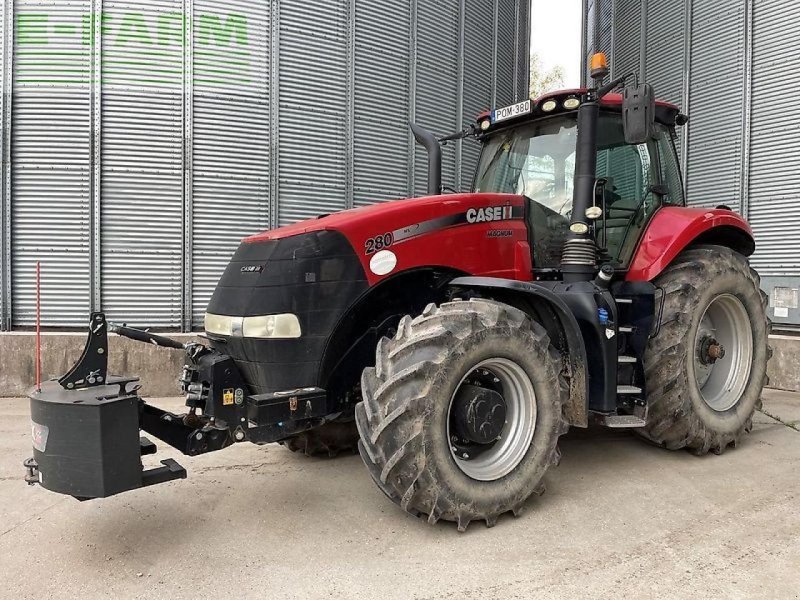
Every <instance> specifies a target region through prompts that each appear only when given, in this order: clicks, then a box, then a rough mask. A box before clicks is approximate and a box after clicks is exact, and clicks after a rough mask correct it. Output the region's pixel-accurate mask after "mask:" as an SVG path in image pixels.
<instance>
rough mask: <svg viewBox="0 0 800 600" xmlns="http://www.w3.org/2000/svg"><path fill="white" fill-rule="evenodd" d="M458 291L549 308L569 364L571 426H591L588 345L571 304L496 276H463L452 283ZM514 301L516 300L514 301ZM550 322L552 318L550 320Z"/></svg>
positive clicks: (550, 325)
mask: <svg viewBox="0 0 800 600" xmlns="http://www.w3.org/2000/svg"><path fill="white" fill-rule="evenodd" d="M450 287H452V288H455V289H456V290H475V291H483V292H486V293H488V294H490V295H492V296H497V299H498V300H501V301H508V300H510V298H514V297H516V298H521V299H523V300H526V301H527V302H528V303H529V305H533V306H536V307H539V308H542V309H545V308H546V309H547V311H548V312H547V313H545V314H548V315H552V322H544V323H542V325H543V326H544V327H545V328H546V329H547V331H548V334H549V335H550V339H551V342H552V343H553V344H554V345H555V346H556V347H557V348H558V349H559V350H560V351H561V353H562V355H563V356H564V358H565V359H566V360H567V364H568V365H569V382H570V390H569V392H570V393H569V396H570V397H569V405H568V406H566V407H565V408H564V413H565V415H566V417H567V420H568V421H569V423H570V425H573V426H575V427H588V425H589V412H588V407H589V404H588V402H589V378H588V372H587V358H586V345H585V343H584V340H583V335H582V334H581V329H580V326H579V325H578V321H577V319H576V318H575V315H573V314H572V311H571V310H570V309H569V307H568V306H567V304H566V303H565V302H564V300H562V299H561V298H559V297H558V295H557V294H555V293H553V292H552V291H551V290H549V289H547V288H545V287H543V286H541V285H538V284H537V283H535V282H534V283H529V282H525V281H516V280H512V279H495V278H492V277H460V278H458V279H454V280H453V281H451V282H450ZM510 303H511V304H513V301H512V302H510ZM546 321H550V320H549V319H548V320H546Z"/></svg>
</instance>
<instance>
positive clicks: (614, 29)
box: [584, 0, 617, 79]
mask: <svg viewBox="0 0 800 600" xmlns="http://www.w3.org/2000/svg"><path fill="white" fill-rule="evenodd" d="M616 47H617V0H611V42H610V46H609V48H611V52H612V53H613V52H614V48H616ZM609 62H610V73H609V75H610V77H611V79H616V77H617V69H616V67H615V65H616V64H617V61H615V60H614V56H613V54H612V55H611V57H610V61H609ZM584 70H585V67H584Z"/></svg>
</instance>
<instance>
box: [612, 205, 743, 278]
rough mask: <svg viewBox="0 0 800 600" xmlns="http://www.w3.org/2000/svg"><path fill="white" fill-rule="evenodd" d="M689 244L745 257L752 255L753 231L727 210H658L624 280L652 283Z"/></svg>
mask: <svg viewBox="0 0 800 600" xmlns="http://www.w3.org/2000/svg"><path fill="white" fill-rule="evenodd" d="M693 243H709V244H711V243H713V244H719V245H722V246H728V247H730V248H731V249H733V250H736V251H737V252H741V253H742V254H744V255H745V256H750V255H751V254H753V252H755V240H754V239H753V230H752V229H751V228H750V225H749V224H748V223H747V221H745V219H744V218H743V217H742V216H741V215H739V214H737V213H735V212H733V211H730V210H724V209H704V208H685V207H678V206H668V207H665V208H662V209H661V210H659V211H658V212H657V213H656V214H655V216H654V217H653V219H652V220H651V221H650V225H649V226H648V227H647V230H646V231H645V233H644V235H643V236H642V241H641V242H640V243H639V247H638V248H637V249H636V254H634V257H633V261H632V262H631V268H630V270H629V271H628V276H627V280H628V281H652V280H653V279H655V278H656V277H658V276H659V275H660V274H661V272H662V271H663V270H664V269H666V268H667V267H668V266H669V265H670V264H671V263H672V261H673V260H675V258H676V257H677V256H678V255H679V254H680V253H681V252H683V251H684V250H685V249H686V248H687V247H689V246H690V245H692V244H693Z"/></svg>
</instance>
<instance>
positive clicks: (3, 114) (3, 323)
mask: <svg viewBox="0 0 800 600" xmlns="http://www.w3.org/2000/svg"><path fill="white" fill-rule="evenodd" d="M0 19H2V36H0V53H2V56H1V57H0V94H2V95H0V226H2V234H3V235H2V238H3V239H2V244H0V273H2V277H0V279H2V281H3V285H2V289H0V295H2V298H1V300H2V302H0V308H2V310H0V330H2V331H8V330H10V329H11V85H12V76H13V68H12V64H13V62H14V2H13V1H11V0H7V1H5V2H3V8H2V11H0Z"/></svg>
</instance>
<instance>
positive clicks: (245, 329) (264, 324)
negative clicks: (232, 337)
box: [242, 315, 302, 340]
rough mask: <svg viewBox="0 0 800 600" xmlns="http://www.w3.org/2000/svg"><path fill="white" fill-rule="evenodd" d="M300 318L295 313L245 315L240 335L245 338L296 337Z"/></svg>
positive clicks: (298, 332)
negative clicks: (264, 315)
mask: <svg viewBox="0 0 800 600" xmlns="http://www.w3.org/2000/svg"><path fill="white" fill-rule="evenodd" d="M301 334H302V332H301V331H300V320H299V319H298V318H297V317H296V316H295V315H269V316H266V317H245V319H244V323H243V324H242V335H243V336H244V337H246V338H261V339H282V340H285V339H297V338H299V337H300V335H301Z"/></svg>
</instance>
